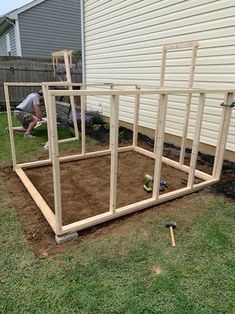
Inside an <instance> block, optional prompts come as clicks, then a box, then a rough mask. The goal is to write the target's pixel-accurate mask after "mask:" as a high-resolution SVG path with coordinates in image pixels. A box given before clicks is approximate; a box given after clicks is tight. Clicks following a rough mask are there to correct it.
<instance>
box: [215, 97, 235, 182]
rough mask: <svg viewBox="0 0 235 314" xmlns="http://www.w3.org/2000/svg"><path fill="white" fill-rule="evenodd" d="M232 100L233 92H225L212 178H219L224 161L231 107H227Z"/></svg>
mask: <svg viewBox="0 0 235 314" xmlns="http://www.w3.org/2000/svg"><path fill="white" fill-rule="evenodd" d="M233 101H234V93H227V94H226V96H225V98H224V104H225V106H223V112H222V116H221V121H220V129H219V134H218V142H217V146H216V152H215V160H214V166H213V172H212V177H213V179H220V176H221V171H222V167H223V161H224V152H225V148H226V142H227V137H228V131H229V124H230V120H231V115H232V110H233V108H232V107H229V105H230V104H232V102H233Z"/></svg>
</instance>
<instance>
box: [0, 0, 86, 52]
mask: <svg viewBox="0 0 235 314" xmlns="http://www.w3.org/2000/svg"><path fill="white" fill-rule="evenodd" d="M62 49H73V50H80V49H81V18H80V0H34V1H32V2H30V3H28V4H26V5H24V6H22V7H20V8H17V9H15V10H13V11H11V12H9V13H7V14H5V15H4V16H1V17H0V55H2V56H5V55H12V56H23V57H49V56H50V54H51V52H53V51H57V50H62Z"/></svg>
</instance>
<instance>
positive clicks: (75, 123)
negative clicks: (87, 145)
mask: <svg viewBox="0 0 235 314" xmlns="http://www.w3.org/2000/svg"><path fill="white" fill-rule="evenodd" d="M64 61H65V70H66V78H67V81H68V82H69V83H72V76H71V71H70V62H69V54H68V52H67V51H65V52H64ZM68 86H69V90H73V87H72V84H68ZM69 98H70V103H71V109H72V118H73V126H74V132H75V137H76V138H77V140H79V132H78V124H77V117H76V108H75V100H74V96H73V95H70V96H69Z"/></svg>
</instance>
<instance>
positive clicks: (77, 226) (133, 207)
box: [62, 179, 218, 233]
mask: <svg viewBox="0 0 235 314" xmlns="http://www.w3.org/2000/svg"><path fill="white" fill-rule="evenodd" d="M216 182H218V180H217V179H213V180H210V181H208V182H202V183H199V184H196V185H194V186H193V188H192V189H189V188H188V187H185V188H182V189H179V190H176V191H173V192H169V193H166V194H162V195H160V196H159V199H158V200H156V199H154V198H149V199H147V200H143V201H140V202H136V203H133V204H130V205H127V206H124V207H121V208H117V209H116V212H115V213H114V214H112V213H111V212H110V211H109V212H106V213H103V214H100V215H96V216H93V217H89V218H87V219H84V220H81V221H77V222H74V223H71V224H68V225H65V226H63V229H62V233H68V232H73V231H79V230H83V229H85V228H88V227H92V226H95V225H97V224H100V223H103V222H106V221H109V220H112V219H115V218H118V217H121V216H124V215H127V214H130V213H133V212H136V211H139V210H142V209H145V208H148V207H152V206H155V205H158V204H161V203H164V202H167V201H171V200H173V199H175V198H178V197H181V196H185V195H187V194H190V193H192V192H196V191H200V190H201V189H203V188H204V187H206V186H208V185H211V184H214V183H216Z"/></svg>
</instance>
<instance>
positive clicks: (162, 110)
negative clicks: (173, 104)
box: [152, 94, 168, 200]
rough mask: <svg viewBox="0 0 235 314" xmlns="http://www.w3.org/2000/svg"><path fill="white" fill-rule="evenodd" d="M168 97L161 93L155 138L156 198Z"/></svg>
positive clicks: (159, 178) (154, 187)
mask: <svg viewBox="0 0 235 314" xmlns="http://www.w3.org/2000/svg"><path fill="white" fill-rule="evenodd" d="M167 99H168V95H167V94H160V100H159V106H158V116H157V125H156V132H155V140H154V155H155V165H154V176H153V181H154V184H153V195H152V197H153V198H154V199H155V200H157V199H158V198H159V186H160V180H161V165H162V153H163V144H164V131H165V123H166V111H167Z"/></svg>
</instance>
